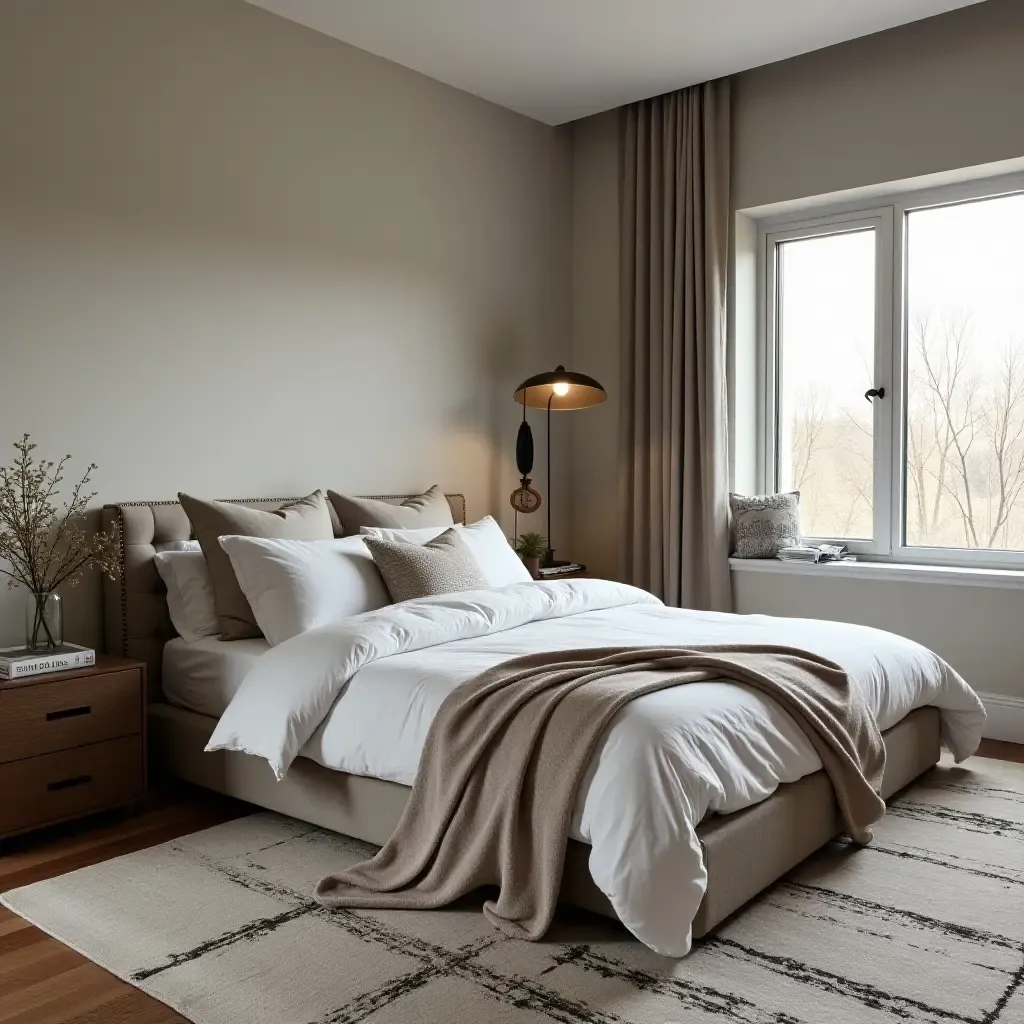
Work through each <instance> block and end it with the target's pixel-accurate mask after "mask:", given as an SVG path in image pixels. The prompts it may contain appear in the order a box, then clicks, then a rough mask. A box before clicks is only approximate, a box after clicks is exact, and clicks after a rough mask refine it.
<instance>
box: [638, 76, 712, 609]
mask: <svg viewBox="0 0 1024 1024" xmlns="http://www.w3.org/2000/svg"><path fill="white" fill-rule="evenodd" d="M620 216H621V225H620V227H621V231H620V239H621V241H620V244H621V247H622V249H621V260H620V266H621V274H622V278H621V296H620V298H621V303H620V306H621V316H622V321H621V341H622V376H621V382H622V395H621V409H622V419H621V450H620V457H621V466H620V480H621V487H622V494H621V513H622V514H621V516H620V523H621V529H622V533H623V536H622V550H621V565H622V569H623V573H624V578H625V579H626V580H627V581H628V582H630V583H633V584H635V585H636V586H639V587H643V588H644V589H645V590H650V591H651V592H652V593H655V594H657V595H658V596H659V597H661V598H662V599H663V600H664V601H665V602H666V603H668V604H673V605H680V606H683V607H691V608H709V609H718V610H723V611H727V610H728V609H729V608H730V607H731V604H732V602H731V594H730V583H729V561H728V555H729V516H728V499H729V495H728V487H729V484H728V480H729V460H728V439H727V434H726V432H727V398H726V385H725V359H726V349H725V346H726V327H725V323H726V319H725V315H726V279H727V272H728V239H729V81H728V79H720V80H718V81H714V82H707V83H705V84H703V85H695V86H693V87H691V88H689V89H682V90H680V91H678V92H674V93H670V94H668V95H665V96H658V97H656V98H654V99H651V100H644V101H643V102H641V103H634V104H631V105H630V106H628V107H626V109H625V116H624V119H623V134H622V139H621V167H620Z"/></svg>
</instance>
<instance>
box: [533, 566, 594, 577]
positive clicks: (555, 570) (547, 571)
mask: <svg viewBox="0 0 1024 1024" xmlns="http://www.w3.org/2000/svg"><path fill="white" fill-rule="evenodd" d="M584 569H586V566H585V565H580V564H579V563H578V562H565V563H564V564H562V565H545V566H541V568H540V569H538V570H537V572H538V573H539V574H540V578H541V579H542V580H545V579H547V580H549V579H551V578H552V577H557V576H564V575H565V574H566V573H567V572H583V570H584Z"/></svg>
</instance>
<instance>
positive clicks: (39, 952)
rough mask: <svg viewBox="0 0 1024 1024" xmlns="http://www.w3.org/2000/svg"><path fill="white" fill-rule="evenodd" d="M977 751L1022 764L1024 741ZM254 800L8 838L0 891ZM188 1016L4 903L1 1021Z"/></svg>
mask: <svg viewBox="0 0 1024 1024" xmlns="http://www.w3.org/2000/svg"><path fill="white" fill-rule="evenodd" d="M978 753H979V754H980V755H981V756H982V757H995V758H999V759H1000V760H1003V761H1017V762H1020V763H1022V764H1024V746H1022V745H1018V744H1015V743H1002V742H999V741H997V740H984V741H983V742H982V745H981V749H980V750H979V751H978ZM252 810H254V808H252V807H250V806H248V805H247V804H243V803H240V802H239V801H237V800H229V799H227V798H226V797H220V796H217V795H216V794H213V793H207V792H205V791H203V790H199V789H193V788H188V789H180V790H173V791H167V792H162V793H158V794H157V795H156V796H155V797H153V798H151V799H150V800H149V801H147V803H146V805H145V806H144V808H143V810H142V811H141V813H140V814H138V815H137V816H135V817H131V818H127V817H124V816H116V815H114V816H112V815H106V816H102V817H99V818H96V819H93V820H91V821H89V822H86V823H84V824H83V823H78V824H76V825H66V826H60V827H58V828H56V829H50V830H47V831H46V832H39V833H35V834H33V835H30V836H23V837H20V838H18V839H15V840H10V841H9V842H8V843H7V844H6V845H5V847H4V852H3V854H2V855H0V892H3V891H4V890H6V889H16V888H17V887H18V886H21V885H28V884H29V883H30V882H36V881H39V880H40V879H43V878H51V877H53V876H54V875H62V874H64V873H65V872H68V871H74V870H75V869H76V868H81V867H85V866H86V865H88V864H96V863H98V862H99V861H103V860H108V859H109V858H111V857H119V856H121V855H122V854H125V853H132V852H133V851H135V850H142V849H145V848H146V847H147V846H156V845H158V844H160V843H165V842H167V841H168V840H170V839H175V838H177V837H178V836H183V835H188V834H189V833H190V832H198V831H199V830H200V829H204V828H209V827H210V826H211V825H216V824H218V823H220V822H222V821H229V820H230V819H232V818H237V817H240V816H241V815H244V814H248V813H250V812H251V811H252ZM185 1021H186V1019H185V1018H184V1017H182V1016H180V1015H179V1014H177V1013H175V1012H174V1011H173V1010H171V1009H169V1008H168V1007H166V1006H164V1005H163V1004H162V1003H159V1002H157V1001H156V1000H155V999H152V998H150V997H149V996H147V995H145V994H144V993H143V992H140V991H139V990H138V989H136V988H132V986H131V985H127V984H125V983H124V982H123V981H119V980H118V979H117V978H115V977H114V976H113V975H112V974H108V973H107V972H106V971H105V970H103V968H102V967H98V966H97V965H96V964H94V963H92V962H91V961H89V960H87V959H86V958H85V957H83V956H80V955H79V954H78V953H76V952H74V950H72V949H69V948H68V947H67V946H65V945H63V944H62V943H60V942H58V941H57V940H56V939H52V938H50V937H49V936H48V935H46V934H45V933H44V932H41V931H40V930H39V929H38V928H34V927H32V925H30V924H28V922H26V921H24V920H22V918H20V917H18V916H17V915H15V914H12V913H11V912H10V911H9V910H7V909H6V908H5V907H0V1024H70V1022H75V1024H171V1022H178V1024H181V1022H185Z"/></svg>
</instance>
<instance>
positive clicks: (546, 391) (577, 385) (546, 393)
mask: <svg viewBox="0 0 1024 1024" xmlns="http://www.w3.org/2000/svg"><path fill="white" fill-rule="evenodd" d="M513 397H514V398H515V400H516V401H517V402H518V403H519V404H520V405H522V406H523V407H524V408H523V417H524V424H525V416H526V409H528V408H529V409H546V410H547V417H548V422H547V427H548V439H547V445H548V465H547V477H548V480H547V495H546V501H547V504H548V553H547V558H546V559H545V561H544V564H545V565H548V566H551V565H558V564H559V563H557V562H555V561H554V544H553V543H552V541H551V413H552V412H569V411H572V410H575V409H590V408H592V407H593V406H595V405H600V404H601V403H602V402H603V401H605V399H607V397H608V394H607V392H606V391H605V389H604V388H603V387H602V386H601V385H600V384H599V383H598V382H597V381H596V380H594V378H593V377H588V376H587V375H586V374H585V373H574V372H573V371H572V370H567V369H566V368H565V367H564V366H556V367H555V368H554V370H548V371H547V372H546V373H538V374H536V375H535V376H533V377H527V379H526V380H524V381H523V383H522V384H520V385H519V387H517V388H516V392H515V395H513ZM525 429H526V431H527V432H528V431H529V425H528V424H525ZM522 430H523V428H520V432H521V433H522ZM530 447H531V450H532V439H531V442H530Z"/></svg>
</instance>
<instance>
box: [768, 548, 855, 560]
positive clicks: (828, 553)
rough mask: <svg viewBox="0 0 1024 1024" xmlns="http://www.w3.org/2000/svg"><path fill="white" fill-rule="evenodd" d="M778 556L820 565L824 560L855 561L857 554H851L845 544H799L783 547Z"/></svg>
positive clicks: (783, 558) (781, 558)
mask: <svg viewBox="0 0 1024 1024" xmlns="http://www.w3.org/2000/svg"><path fill="white" fill-rule="evenodd" d="M776 557H777V558H778V559H779V560H780V561H783V562H813V563H814V564H815V565H819V564H821V563H822V562H855V561H856V560H857V558H856V556H855V555H851V554H850V552H849V551H848V550H847V547H846V545H845V544H817V545H803V544H797V545H794V546H792V547H788V548H781V549H780V551H779V553H778V555H776Z"/></svg>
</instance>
